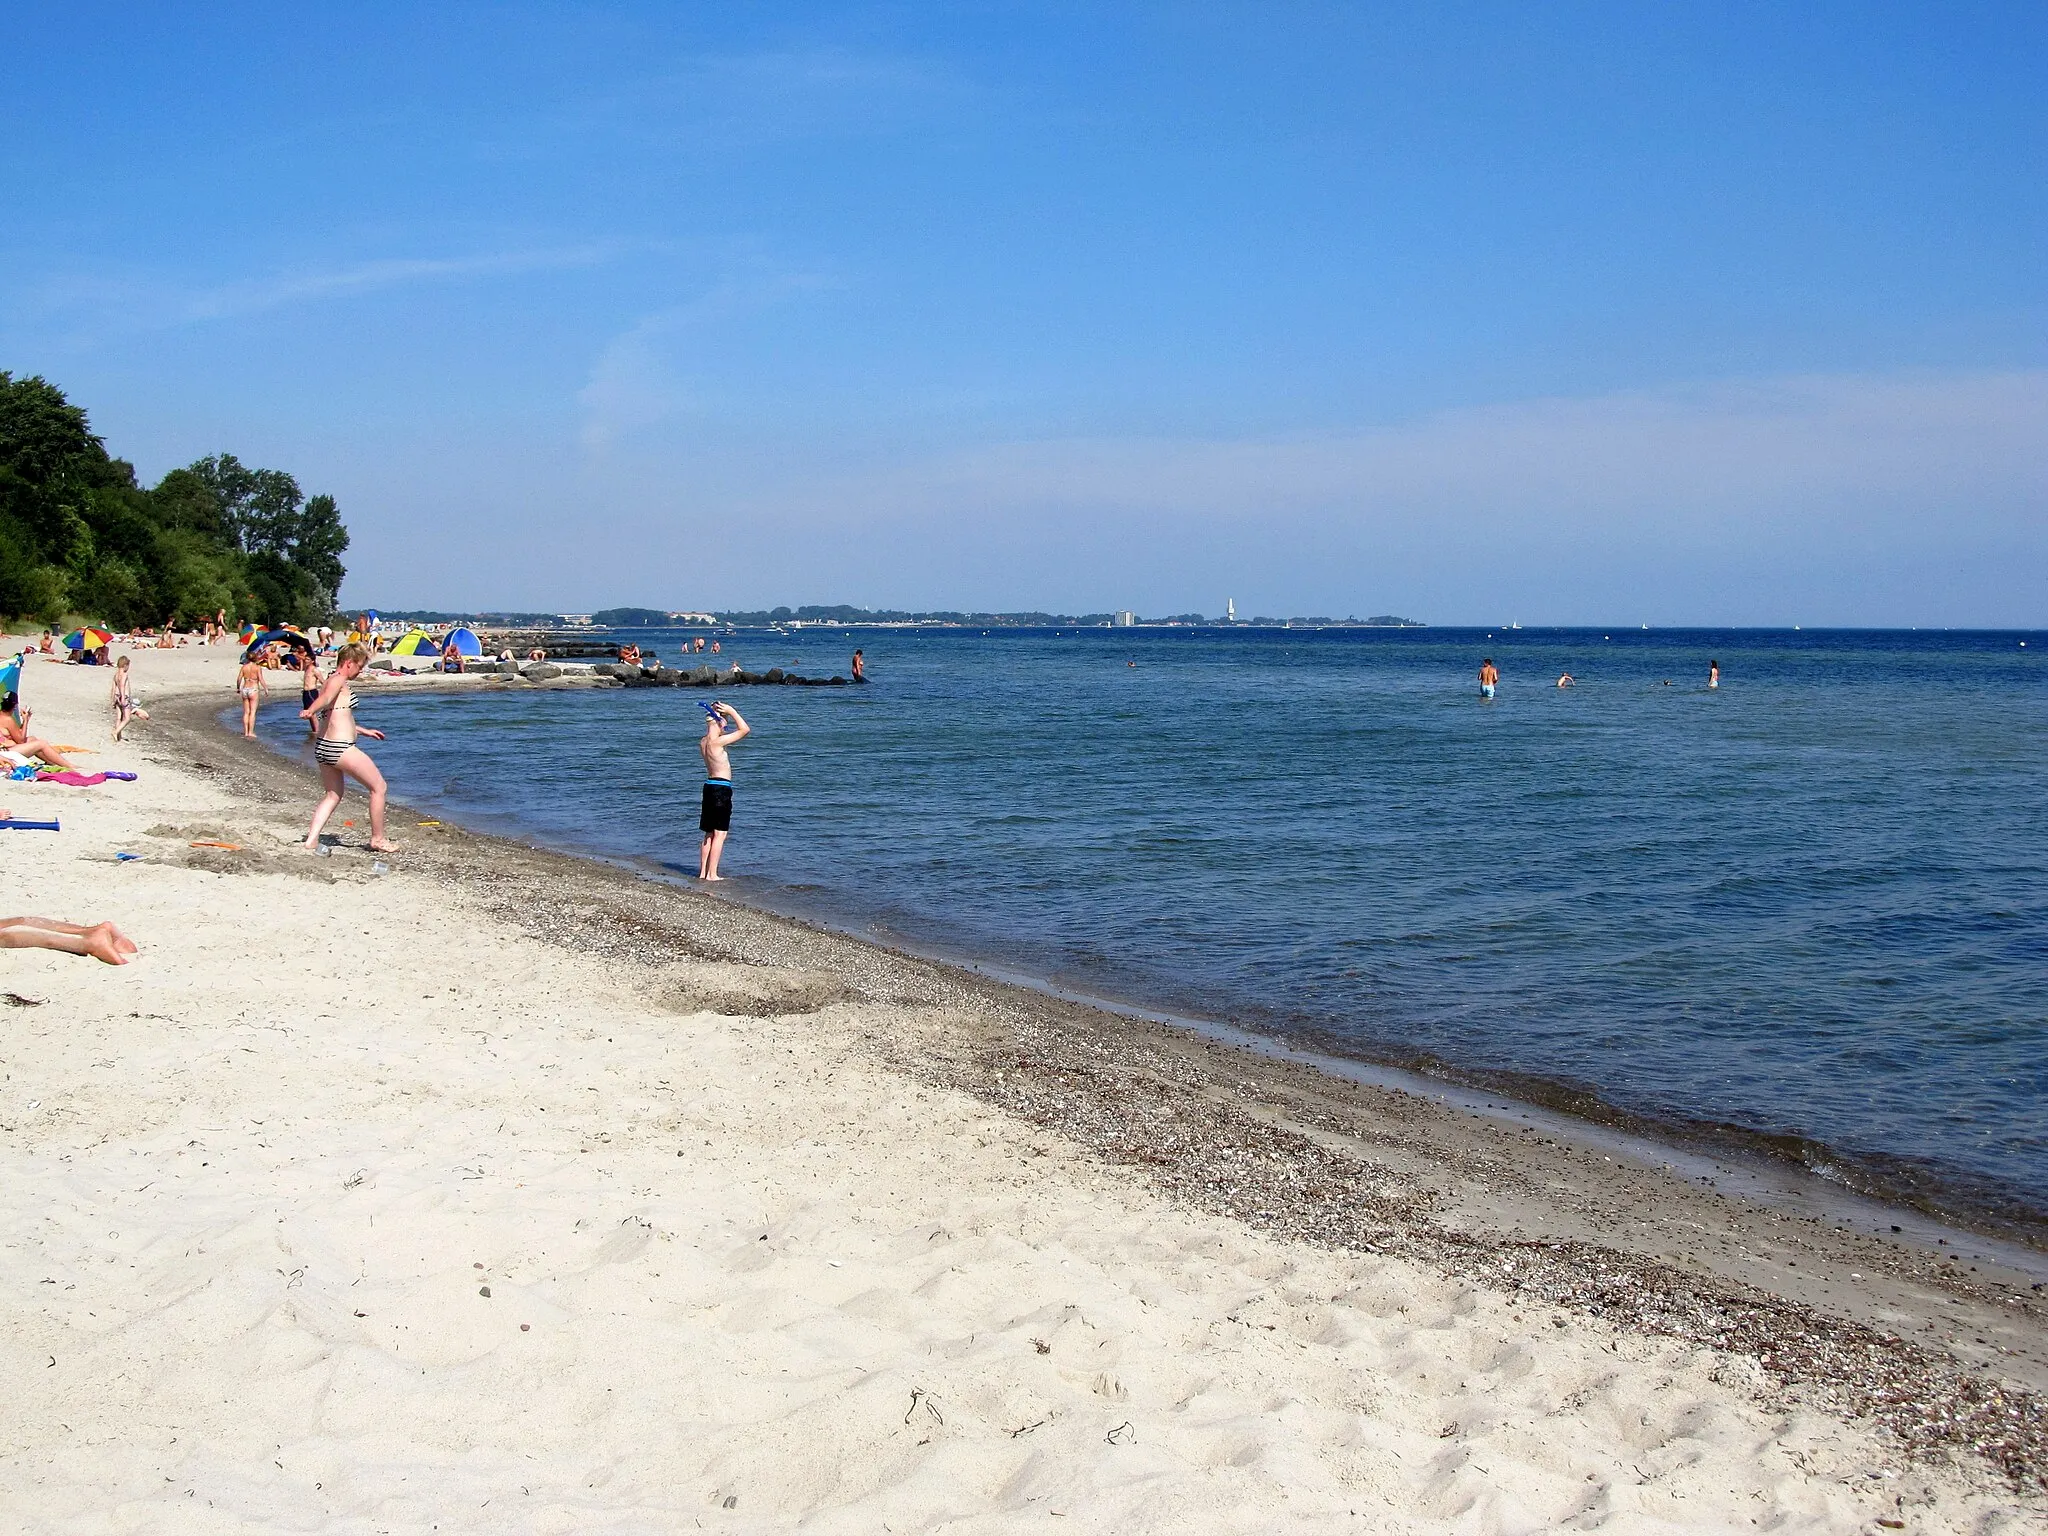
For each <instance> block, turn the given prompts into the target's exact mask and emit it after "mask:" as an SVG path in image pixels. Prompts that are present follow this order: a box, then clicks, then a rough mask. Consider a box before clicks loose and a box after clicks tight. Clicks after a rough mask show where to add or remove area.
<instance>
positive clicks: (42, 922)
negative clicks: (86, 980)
mask: <svg viewBox="0 0 2048 1536" xmlns="http://www.w3.org/2000/svg"><path fill="white" fill-rule="evenodd" d="M6 819H7V813H6V812H5V811H0V821H5V820H6ZM0 949H58V950H62V951H63V952H64V953H65V954H67V955H91V956H92V957H93V959H95V960H104V961H105V962H106V963H107V964H108V965H126V964H127V963H128V962H129V961H130V960H133V959H134V958H135V941H134V940H133V939H131V938H129V937H128V935H127V934H125V933H123V932H122V931H121V930H120V929H118V928H116V927H115V926H114V925H113V924H112V923H93V924H92V925H90V926H87V925H85V924H83V923H60V922H58V921H57V919H56V918H54V917H0Z"/></svg>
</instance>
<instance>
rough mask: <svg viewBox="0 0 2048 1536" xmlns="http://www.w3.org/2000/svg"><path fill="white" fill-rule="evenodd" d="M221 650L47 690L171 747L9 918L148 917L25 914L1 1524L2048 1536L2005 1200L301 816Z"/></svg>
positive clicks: (40, 813) (583, 872)
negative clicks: (1726, 1175)
mask: <svg viewBox="0 0 2048 1536" xmlns="http://www.w3.org/2000/svg"><path fill="white" fill-rule="evenodd" d="M19 643H20V642H19V641H10V642H6V643H4V644H0V655H6V654H11V653H12V651H13V650H14V649H15V648H16V646H17V645H18V644H19ZM233 664H234V656H233V653H232V651H231V649H230V648H229V647H226V646H221V647H217V648H214V649H213V650H212V651H210V652H209V651H206V650H204V649H203V648H199V647H191V648H187V649H185V650H181V651H175V652H162V653H160V652H154V651H146V652H138V653H136V660H135V663H134V668H135V672H136V684H137V688H138V690H139V691H140V692H141V694H142V695H143V702H144V704H145V706H146V707H147V708H149V709H150V710H151V712H152V714H153V716H154V718H153V719H152V721H151V722H149V723H148V724H142V725H137V726H135V727H133V728H132V729H131V732H130V736H129V739H128V740H127V741H126V742H125V743H123V744H120V745H118V746H117V745H115V744H114V743H112V742H111V741H110V740H109V726H110V721H109V715H108V711H107V708H106V702H105V700H106V691H107V686H108V678H107V675H106V674H105V673H104V672H101V671H98V670H93V669H83V668H76V667H66V666H60V665H56V664H53V663H50V662H46V661H40V660H32V661H30V663H29V664H28V666H27V668H26V675H25V678H24V683H23V693H24V698H25V699H26V701H27V703H28V704H29V705H30V706H31V707H32V708H33V709H34V710H35V718H34V722H33V729H34V730H35V731H36V733H37V734H40V735H44V736H47V737H50V738H52V739H54V740H56V741H59V742H63V743H75V744H77V745H80V746H83V747H89V748H91V749H92V752H91V753H90V755H84V756H81V758H80V766H81V767H83V768H84V769H85V770H86V771H88V772H93V771H98V770H102V769H107V768H116V767H118V768H121V769H124V770H130V771H133V772H135V773H136V774H137V775H138V778H137V780H136V781H135V782H133V783H121V782H108V783H105V784H102V785H98V786H95V787H91V788H83V789H75V788H66V787H60V786H55V785H36V784H21V783H12V784H6V785H5V786H4V788H0V805H5V806H7V807H8V808H10V809H11V810H12V811H13V813H14V814H15V815H17V816H29V817H35V818H38V819H58V820H60V821H61V822H62V828H63V830H62V831H61V832H58V833H47V832H33V831H14V832H7V833H5V834H0V835H4V837H5V839H6V841H5V843H4V844H0V846H4V848H5V855H6V863H5V868H6V871H7V877H8V878H7V898H6V899H7V902H8V905H9V909H10V910H14V911H25V912H34V913H39V914H44V915H49V916H56V917H62V918H68V919H73V920H80V921H84V920H97V919H101V918H108V919H112V920H113V921H115V922H117V923H119V924H120V925H121V927H122V928H123V929H124V930H125V931H126V932H127V933H128V934H129V935H130V936H132V937H133V938H134V939H135V940H136V941H137V943H138V944H139V945H140V948H141V952H140V955H139V958H138V959H137V960H136V961H135V963H133V964H131V965H128V966H124V967H118V968H116V967H108V966H103V965H100V964H97V963H95V962H93V961H90V960H84V959H77V958H73V957H69V956H64V955H57V954H49V953H42V952H17V951H10V952H5V953H4V954H0V970H4V973H5V974H4V980H0V991H5V993H6V994H7V996H6V998H5V999H4V1001H5V1002H6V1004H7V1005H8V1006H6V1007H4V1008H0V1021H4V1024H5V1028H6V1033H5V1037H4V1040H0V1159H4V1169H5V1178H4V1181H0V1223H4V1230H5V1241H4V1243H0V1300H4V1306H5V1308H6V1319H7V1325H6V1328H5V1330H4V1344H0V1370H4V1379H5V1381H6V1382H7V1384H8V1388H9V1390H8V1391H7V1393H6V1394H5V1398H4V1401H0V1518H4V1523H5V1524H6V1526H7V1527H8V1528H9V1529H15V1530H22V1531H37V1532H45V1531H46V1532H81V1533H83V1532H113V1531H144V1530H146V1531H165V1532H179V1531H190V1532H207V1533H229V1532H254V1531H281V1530H313V1529H317V1530H323V1531H336V1532H365V1533H367V1532H384V1531H390V1532H414V1531H420V1532H424V1531H431V1530H441V1531H476V1532H487V1531H505V1532H535V1531H538V1532H629V1531H630V1532H654V1531H661V1532H666V1531H689V1530H696V1529H707V1530H731V1531H744V1530H764V1531H765V1530H788V1529H804V1530H819V1531H847V1532H870V1531H899V1532H907V1531H927V1530H954V1531H979V1530H1011V1529H1026V1528H1030V1529H1039V1528H1048V1526H1049V1523H1050V1522H1053V1521H1058V1522H1060V1524H1059V1525H1058V1526H1057V1527H1053V1528H1058V1529H1072V1530H1100V1531H1105V1532H1107V1531H1117V1532H1129V1531H1162V1532H1164V1531H1242V1532H1268V1531H1288V1530H1301V1531H1327V1530H1354V1529H1355V1530H1360V1531H1432V1530H1443V1531H1457V1532H1520V1531H1543V1530H1592V1529H1599V1530H1608V1531H1630V1532H1633V1531H1728V1530H1762V1531H1771V1530H1778V1531H1799V1532H1836V1531H1840V1532H1852V1531H1853V1532H1870V1531H1876V1530H1879V1529H1906V1530H1913V1531H1984V1532H1990V1531H2019V1530H2036V1529H2048V1499H2044V1471H2043V1468H2044V1465H2048V1411H2044V1406H2043V1404H2044V1397H2043V1394H2044V1392H2048V1327H2044V1316H2048V1307H2044V1302H2043V1297H2044V1294H2048V1293H2044V1292H2043V1291H2042V1290H2040V1289H2038V1288H2037V1280H2038V1276H2034V1275H2030V1274H2028V1273H2027V1272H2025V1271H2024V1270H2023V1269H2020V1268H2015V1267H2012V1266H2009V1265H2002V1264H2000V1263H1997V1262H1994V1261H1993V1259H1992V1258H1991V1257H1986V1256H1980V1253H1979V1250H1978V1249H1977V1248H1975V1247H1973V1246H1971V1240H1970V1239H1969V1237H1968V1235H1967V1234H1964V1233H1961V1232H1957V1233H1954V1234H1953V1235H1952V1238H1951V1242H1950V1244H1949V1246H1948V1247H1947V1248H1943V1247H1941V1246H1939V1245H1922V1244H1917V1243H1912V1242H1908V1241H1903V1240H1901V1241H1895V1240H1892V1239H1891V1238H1889V1237H1887V1236H1885V1235H1884V1234H1882V1233H1872V1232H1869V1231H1866V1230H1863V1229H1862V1228H1861V1227H1859V1226H1857V1225H1856V1224H1855V1223H1851V1222H1844V1221H1839V1220H1830V1219H1828V1218H1827V1216H1825V1215H1824V1214H1816V1213H1812V1212H1806V1211H1802V1210H1799V1209H1796V1208H1787V1207H1783V1206H1770V1205H1763V1204H1757V1203H1753V1202H1750V1201H1748V1200H1746V1199H1743V1198H1740V1197H1737V1196H1733V1195H1730V1194H1727V1193H1724V1192H1723V1191H1721V1190H1719V1189H1717V1188H1715V1187H1713V1186H1712V1185H1710V1184H1707V1183H1706V1182H1704V1181H1703V1180H1702V1179H1700V1178H1699V1177H1697V1176H1695V1175H1692V1174H1689V1173H1687V1172H1684V1171H1680V1170H1675V1169H1672V1168H1669V1167H1666V1166H1664V1165H1663V1164H1662V1163H1661V1162H1660V1161H1659V1160H1657V1159H1656V1158H1655V1157H1654V1156H1634V1155H1631V1154H1630V1153H1628V1152H1627V1151H1625V1150H1616V1149H1615V1148H1613V1147H1612V1146H1609V1145H1605V1144H1602V1143H1599V1142H1597V1141H1594V1140H1591V1139H1581V1138H1575V1137H1573V1136H1571V1135H1569V1134H1564V1133H1559V1132H1556V1131H1555V1130H1554V1129H1553V1128H1550V1127H1549V1126H1548V1123H1547V1122H1545V1123H1542V1124H1538V1123H1536V1122H1532V1121H1528V1120H1526V1119H1517V1118H1516V1116H1515V1115H1514V1114H1512V1113H1509V1112H1504V1113H1502V1114H1500V1115H1497V1116H1487V1115H1481V1114H1472V1113H1466V1112H1463V1111H1460V1110H1457V1109H1453V1108H1448V1107H1445V1106H1443V1105H1441V1104H1438V1103H1435V1102H1433V1101H1431V1100H1430V1099H1428V1098H1426V1097H1423V1096H1420V1095H1417V1094H1414V1093H1407V1092H1403V1091H1400V1090H1398V1089H1395V1088H1391V1087H1384V1086H1375V1085H1372V1084H1362V1083H1353V1082H1347V1081H1344V1080H1342V1079H1340V1078H1336V1077H1332V1076H1328V1075H1326V1074H1323V1073H1320V1072H1317V1071H1315V1070H1313V1069H1312V1068H1310V1067H1307V1066H1304V1065H1301V1064H1299V1063H1293V1062H1288V1061H1284V1060H1273V1059H1268V1058H1265V1057H1263V1056H1260V1055H1258V1054H1256V1053H1253V1052H1249V1051H1246V1050H1243V1049H1240V1048H1237V1047H1236V1046H1233V1045H1231V1044H1229V1043H1226V1042H1221V1041H1216V1040H1208V1039H1203V1038H1201V1037H1199V1036H1193V1035H1190V1034H1188V1033H1186V1032H1184V1031H1180V1030H1176V1029H1173V1028H1169V1027H1166V1026H1164V1025H1160V1024H1157V1023H1150V1022H1147V1021H1144V1020H1142V1019H1133V1018H1124V1017H1119V1016H1116V1015H1112V1014H1107V1013H1104V1012H1102V1011H1100V1010H1096V1009H1093V1008H1089V1007H1086V1006H1084V1005H1081V1004H1078V1003H1073V1002H1067V1001H1063V1000H1061V999H1058V998H1054V997H1048V996H1044V995H1041V994H1038V993H1035V992H1031V991H1029V990H1026V989H1022V988H1017V987H1012V986H1008V985H1005V984H1003V983H1000V982H998V981H994V980H991V979H988V978H984V977H978V976H976V975H974V974H972V973H971V972H968V971H964V970H960V969H956V968H950V967H946V966H943V965H939V964H936V963H933V962H931V961H928V960H923V959H918V958H915V957H911V956H906V955H901V954H897V953H894V952H892V951H889V950H885V949H882V948H878V947H875V946H872V945H867V944H862V943H859V942H857V941H855V940H852V939H849V938H845V937H842V936H839V935H834V934H830V933H824V932H820V931H817V930H815V929H811V928H807V927H805V926H803V925H801V924H799V923H795V922H792V921H789V920H787V919H783V918H779V917H775V916H772V915H769V914H764V913H761V912H757V911H753V910H750V909H747V908H744V907H741V906H738V905H736V904H734V903H731V902H727V901H722V900H717V899H713V898H711V897H707V896H704V895H700V894H698V893H696V892H694V891H688V890H683V889H679V888H677V887H675V886H673V885H671V884H666V883H661V882H656V881H652V880H648V879H645V878H642V877H641V876H639V875H637V874H635V873H634V872H632V871H628V870H621V869H615V868H611V867H608V866H605V865H602V864H599V863H596V862H594V861H587V860H579V859H574V858H570V857H567V856H565V855H561V854H557V853H551V852H547V851H544V850H537V849H530V848H526V847H523V846H520V845H518V844H516V843H509V842H506V841H504V840H501V839H493V838H489V837H484V836H481V835H478V834H475V833H471V832H467V831H463V830H461V829H458V828H454V827H449V826H439V825H427V824H422V818H420V817H418V816H415V815H410V814H400V815H395V816H394V818H393V834H394V836H395V837H396V838H397V839H398V840H399V841H400V842H401V843H402V844H403V847H402V849H401V851H400V852H398V853H397V854H394V855H391V856H389V857H388V858H385V859H381V860H379V859H376V858H374V857H373V856H372V855H371V854H369V852H368V851H367V849H366V848H365V847H364V843H365V841H366V837H367V832H366V824H365V820H364V812H363V802H362V800H361V799H360V798H359V797H357V796H356V795H354V794H353V793H352V795H351V798H350V799H349V801H347V802H346V803H345V806H344V808H343V810H342V811H341V812H340V813H338V815H337V817H336V821H335V823H334V824H333V829H334V830H335V831H337V832H338V833H339V834H340V843H339V845H338V846H337V847H336V848H335V849H334V851H333V853H332V855H331V856H330V857H324V858H315V857H311V856H309V855H307V854H305V853H303V852H301V851H298V850H297V849H296V848H295V846H294V844H295V842H296V839H297V838H298V837H299V836H301V835H302V834H303V830H304V823H305V817H306V815H307V813H308V812H309V811H310V808H311V805H312V802H313V801H314V799H315V798H317V788H316V782H315V780H314V777H313V775H312V773H311V772H310V770H309V769H306V768H304V767H302V766H298V765H294V764H292V763H290V762H287V761H284V760H282V759H279V758H278V757H276V756H275V755H274V754H272V753H270V752H268V751H267V750H266V749H263V748H260V747H258V746H257V745H256V744H254V743H247V742H243V741H242V740H240V739H239V737H238V736H236V735H235V734H233V732H232V731H230V730H227V729H224V728H222V727H221V726H220V725H219V724H218V723H217V721H216V720H215V719H214V716H215V715H216V714H217V713H218V712H219V711H220V710H223V709H225V708H226V707H227V706H228V705H229V704H230V703H231V702H232V695H231V686H230V685H231V677H232V672H233ZM279 676H280V678H281V679H282V681H281V683H280V684H279V687H278V694H277V697H279V698H280V699H281V700H282V699H293V700H295V699H296V697H297V694H296V682H297V680H296V676H295V675H289V676H288V675H285V674H279ZM405 686H416V685H412V684H403V683H399V684H394V683H390V682H378V683H368V684H365V686H364V690H363V691H364V694H365V717H366V719H367V718H373V715H372V711H373V708H374V698H375V694H376V691H377V689H379V688H390V687H405ZM471 686H477V687H500V686H506V687H520V686H528V685H522V684H512V683H499V682H497V681H496V680H490V679H478V680H474V682H473V683H472V684H471ZM275 707H278V708H284V707H286V706H285V705H284V704H283V703H280V704H278V705H277V706H275ZM690 713H692V714H694V713H695V711H694V709H691V711H690ZM393 788H394V794H395V796H396V798H397V800H399V801H401V802H402V801H403V799H404V796H405V786H404V785H403V784H395V785H394V786H393ZM693 810H694V781H688V780H686V782H684V783H682V784H681V785H679V787H678V789H677V799H676V814H677V815H678V816H688V815H690V814H691V813H692V812H693ZM344 819H347V820H349V821H351V822H353V825H347V826H344V825H342V824H341V823H342V821H343V820H344ZM201 844H230V845H233V846H231V847H217V846H197V845H201ZM121 853H132V854H135V855H139V857H138V858H135V859H133V860H127V861H122V860H117V857H116V855H117V854H121ZM380 864H382V865H387V866H388V868H386V869H382V870H381V871H380V869H379V865H380ZM1985 1252H1986V1253H1988V1252H1989V1250H1988V1249H1987V1250H1985Z"/></svg>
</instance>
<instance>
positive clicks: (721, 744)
mask: <svg viewBox="0 0 2048 1536" xmlns="http://www.w3.org/2000/svg"><path fill="white" fill-rule="evenodd" d="M751 729H752V727H750V726H749V725H748V724H747V722H746V721H744V720H742V719H741V718H740V712H739V711H738V710H736V709H734V708H733V707H732V706H731V705H730V704H712V705H709V706H707V707H706V709H705V712H704V738H703V740H701V741H699V742H698V743H697V750H698V751H700V752H702V753H703V754H704V807H703V810H702V811H701V812H700V813H699V814H698V817H697V829H698V830H699V831H700V832H702V833H703V834H704V842H703V846H702V847H701V848H699V850H698V852H697V878H698V879H699V880H717V879H721V878H723V877H722V876H720V874H719V873H718V857H719V855H720V854H722V853H724V852H725V834H726V833H727V832H729V831H731V830H732V759H731V758H729V757H727V756H726V748H728V747H730V746H731V745H732V744H733V743H734V742H736V741H738V740H740V738H742V737H743V736H745V735H747V734H748V732H749V731H750V730H751Z"/></svg>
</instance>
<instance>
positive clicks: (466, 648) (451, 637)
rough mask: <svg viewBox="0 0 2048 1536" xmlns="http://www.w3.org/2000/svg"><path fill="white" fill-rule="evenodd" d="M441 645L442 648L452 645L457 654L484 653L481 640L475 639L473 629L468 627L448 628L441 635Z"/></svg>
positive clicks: (471, 654)
mask: <svg viewBox="0 0 2048 1536" xmlns="http://www.w3.org/2000/svg"><path fill="white" fill-rule="evenodd" d="M441 645H442V648H443V649H446V648H447V647H448V646H451V645H452V646H454V647H455V654H456V655H458V656H481V655H483V653H484V643H483V641H481V640H479V639H477V637H476V631H475V630H473V629H468V628H457V629H451V630H449V631H448V633H447V634H445V635H443V636H442V637H441Z"/></svg>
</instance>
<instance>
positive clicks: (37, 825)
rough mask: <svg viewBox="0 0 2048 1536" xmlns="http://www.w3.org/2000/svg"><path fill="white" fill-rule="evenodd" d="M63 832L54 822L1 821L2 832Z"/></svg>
mask: <svg viewBox="0 0 2048 1536" xmlns="http://www.w3.org/2000/svg"><path fill="white" fill-rule="evenodd" d="M62 830H63V829H62V828H61V827H59V826H58V825H57V823H55V822H54V821H0V831H6V832H59V831H62Z"/></svg>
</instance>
